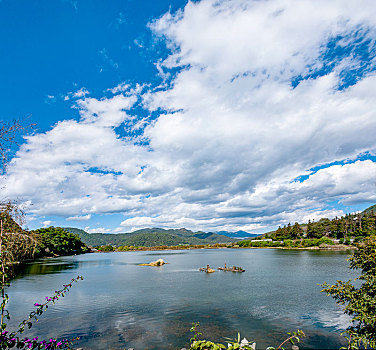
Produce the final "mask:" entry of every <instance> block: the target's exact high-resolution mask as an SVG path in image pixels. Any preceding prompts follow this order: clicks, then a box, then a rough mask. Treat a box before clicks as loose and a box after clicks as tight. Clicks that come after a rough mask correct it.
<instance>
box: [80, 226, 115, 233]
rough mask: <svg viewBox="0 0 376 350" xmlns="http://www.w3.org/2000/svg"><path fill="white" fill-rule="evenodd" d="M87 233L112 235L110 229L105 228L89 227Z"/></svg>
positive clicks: (86, 228)
mask: <svg viewBox="0 0 376 350" xmlns="http://www.w3.org/2000/svg"><path fill="white" fill-rule="evenodd" d="M85 231H86V232H87V233H111V232H112V231H111V230H110V229H107V228H104V227H97V228H90V227H89V226H86V227H85Z"/></svg>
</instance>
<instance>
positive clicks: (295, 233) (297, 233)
mask: <svg viewBox="0 0 376 350" xmlns="http://www.w3.org/2000/svg"><path fill="white" fill-rule="evenodd" d="M303 232H304V231H303V229H302V227H301V226H300V225H299V224H298V223H297V222H296V223H295V224H294V226H293V227H292V229H291V238H292V239H297V238H300V237H301V236H302V235H303Z"/></svg>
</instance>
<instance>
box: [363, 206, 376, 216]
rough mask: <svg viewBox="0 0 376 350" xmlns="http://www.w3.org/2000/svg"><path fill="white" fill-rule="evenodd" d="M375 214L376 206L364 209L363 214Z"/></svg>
mask: <svg viewBox="0 0 376 350" xmlns="http://www.w3.org/2000/svg"><path fill="white" fill-rule="evenodd" d="M372 212H373V213H374V214H376V204H374V205H372V206H370V207H369V208H367V209H364V210H363V212H362V213H367V214H370V213H372Z"/></svg>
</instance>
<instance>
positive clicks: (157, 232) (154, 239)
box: [65, 227, 237, 247]
mask: <svg viewBox="0 0 376 350" xmlns="http://www.w3.org/2000/svg"><path fill="white" fill-rule="evenodd" d="M65 230H67V231H68V232H71V233H75V234H78V235H79V237H80V238H81V240H82V241H83V242H84V243H85V244H87V245H88V246H92V247H96V246H101V245H113V246H118V247H119V246H141V247H153V246H161V245H167V246H173V245H179V244H215V243H228V242H236V241H237V240H236V239H233V238H229V237H227V236H223V235H218V234H215V233H205V232H200V231H199V232H193V231H190V230H187V229H185V228H181V229H169V230H165V229H162V228H146V229H141V230H137V231H134V232H130V233H119V234H104V233H87V232H86V231H84V230H81V229H77V228H74V227H65Z"/></svg>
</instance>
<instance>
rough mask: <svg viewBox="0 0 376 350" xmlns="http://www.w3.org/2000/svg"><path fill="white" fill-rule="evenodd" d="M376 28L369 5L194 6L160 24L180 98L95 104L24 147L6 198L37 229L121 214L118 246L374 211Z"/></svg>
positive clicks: (239, 2) (236, 2)
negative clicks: (51, 219) (156, 236)
mask: <svg viewBox="0 0 376 350" xmlns="http://www.w3.org/2000/svg"><path fill="white" fill-rule="evenodd" d="M375 22H376V6H375V3H374V2H373V1H366V0H364V1H355V0H354V1H348V2H346V4H345V3H344V2H343V1H330V2H328V1H324V0H317V1H312V0H299V1H291V0H289V1H287V0H271V1H244V0H228V1H221V2H218V1H214V0H202V1H200V2H189V3H188V4H187V5H186V7H185V8H184V9H183V10H181V11H178V12H176V13H167V14H165V15H164V16H162V17H161V18H159V19H157V20H155V21H153V22H152V23H151V24H150V28H151V29H152V31H153V34H154V35H157V36H159V37H160V38H161V39H162V40H164V41H165V42H166V45H167V46H168V47H169V48H170V50H171V54H170V55H169V56H168V57H167V59H165V60H159V61H158V62H156V65H157V66H158V68H159V71H160V72H163V77H164V80H166V79H170V81H169V83H168V84H165V81H164V82H163V85H162V86H159V87H147V86H142V85H136V86H135V87H134V88H132V87H131V86H129V85H128V84H126V83H121V84H119V85H118V86H116V87H115V88H113V89H109V90H108V91H111V92H112V93H113V94H114V96H112V97H111V98H94V97H87V96H85V95H82V96H81V98H80V99H79V100H78V101H76V104H75V108H77V110H78V112H79V113H80V116H81V119H80V120H79V121H75V120H63V121H61V122H59V123H58V124H56V125H55V126H54V127H53V128H52V129H51V130H50V131H47V132H46V133H43V134H36V135H33V136H29V137H27V139H26V142H25V144H23V145H22V147H21V148H20V150H19V152H18V153H17V155H16V157H15V158H14V159H13V160H12V162H11V164H10V166H9V168H8V174H7V177H6V178H5V177H3V180H4V183H5V184H6V188H5V191H6V195H7V196H8V197H16V196H18V197H22V198H24V199H25V200H28V201H31V202H32V203H33V206H32V212H33V214H34V215H61V216H65V217H68V220H76V219H77V218H86V217H90V215H91V214H94V213H124V214H125V216H126V218H125V219H124V220H123V221H122V222H121V223H116V226H118V227H117V229H116V231H117V232H120V231H128V230H132V229H136V228H142V227H150V226H154V227H155V226H158V227H171V228H172V227H173V228H176V227H187V228H190V229H195V230H200V229H201V230H211V231H214V230H219V229H227V230H237V229H243V230H248V231H249V230H267V229H268V228H269V227H274V226H276V225H278V224H280V223H282V224H283V223H288V222H295V221H307V220H308V219H318V218H320V217H322V216H327V217H333V216H335V215H341V214H343V211H342V210H340V209H336V208H335V207H330V206H328V203H329V202H339V203H342V204H343V205H346V206H349V207H351V205H354V204H359V203H369V202H375V200H376V196H375V195H374V193H375V192H376V191H375V179H376V163H375V162H373V161H372V160H371V159H366V158H365V157H364V154H368V155H369V156H370V158H372V157H371V156H372V155H375V153H376V138H375V137H374V135H375V134H376V112H375V111H376V99H375V91H376V74H375V73H374V72H373V71H372V67H371V66H372V64H370V62H371V63H372V62H373V61H374V56H375V51H376V49H375V39H376V31H375V28H376V26H375V25H376V23H375ZM359 45H365V46H364V47H363V46H362V47H360V46H359ZM333 47H334V48H336V49H335V50H334V52H331V51H330V50H333ZM359 50H366V51H367V52H368V55H371V54H372V53H373V56H372V55H371V56H372V57H373V58H372V57H371V56H370V57H368V58H367V59H366V60H365V61H364V57H363V56H364V55H363V56H362V55H360V54H359ZM341 52H347V54H340V53H341ZM362 57H363V58H362ZM362 60H363V61H362ZM350 70H351V71H352V72H353V73H352V74H353V77H352V78H351V79H350V77H349V75H348V71H350ZM169 72H175V73H174V74H169ZM345 73H346V74H345ZM79 91H80V90H79ZM82 91H84V90H82ZM135 107H137V109H136V108H135ZM140 107H143V108H144V111H143V113H141V114H139V110H140ZM136 111H137V112H136ZM153 113H154V114H157V117H156V118H153V119H151V118H149V117H150V115H151V114H153ZM119 129H122V130H123V131H124V132H121V131H119ZM362 155H363V156H362ZM312 169H315V170H312ZM298 179H302V180H298ZM73 218H76V219H73ZM88 230H90V232H108V231H106V230H108V229H106V228H104V227H100V228H96V229H90V228H88Z"/></svg>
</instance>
